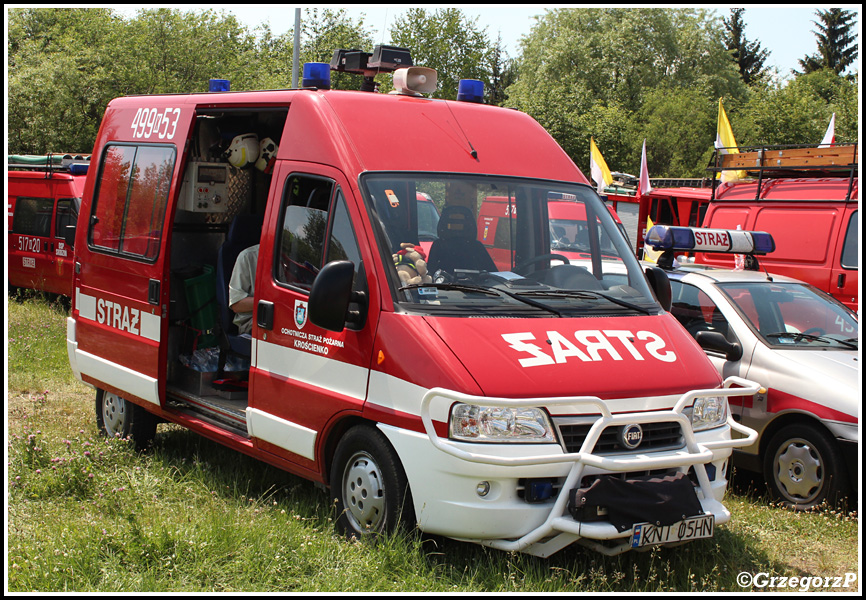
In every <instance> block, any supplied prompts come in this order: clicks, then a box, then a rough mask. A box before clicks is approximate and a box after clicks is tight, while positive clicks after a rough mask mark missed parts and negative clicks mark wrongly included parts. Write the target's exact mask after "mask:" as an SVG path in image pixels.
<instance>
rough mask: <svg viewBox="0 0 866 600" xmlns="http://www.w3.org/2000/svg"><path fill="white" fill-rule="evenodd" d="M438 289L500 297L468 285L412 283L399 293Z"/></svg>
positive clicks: (494, 292) (402, 288)
mask: <svg viewBox="0 0 866 600" xmlns="http://www.w3.org/2000/svg"><path fill="white" fill-rule="evenodd" d="M431 287H432V288H436V289H437V290H457V291H458V292H476V293H478V294H486V295H488V296H498V295H499V293H498V292H496V291H494V290H490V289H488V288H483V287H481V286H478V285H469V284H466V283H411V284H409V285H404V286H403V287H401V288H399V289H398V291H400V292H402V291H403V290H417V289H420V288H431Z"/></svg>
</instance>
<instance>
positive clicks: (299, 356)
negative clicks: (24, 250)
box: [67, 47, 759, 556]
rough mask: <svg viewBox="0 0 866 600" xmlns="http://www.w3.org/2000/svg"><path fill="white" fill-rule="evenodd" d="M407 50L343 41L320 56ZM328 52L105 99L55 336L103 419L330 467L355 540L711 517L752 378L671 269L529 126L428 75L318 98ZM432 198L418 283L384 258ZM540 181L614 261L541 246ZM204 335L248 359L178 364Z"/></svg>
mask: <svg viewBox="0 0 866 600" xmlns="http://www.w3.org/2000/svg"><path fill="white" fill-rule="evenodd" d="M359 54H360V55H361V56H360V58H359V57H358V56H357V55H359ZM403 56H404V55H402V54H401V53H400V51H399V50H398V49H393V48H389V47H381V48H379V47H377V49H376V50H375V51H374V52H373V53H372V55H370V54H367V53H359V52H338V53H336V54H335V60H334V62H333V63H332V66H331V68H336V69H343V70H350V69H353V68H357V69H358V70H359V72H362V73H365V75H366V73H367V70H368V69H369V68H370V67H372V66H375V68H376V69H382V68H384V67H386V66H389V65H390V67H391V69H392V70H393V69H396V68H397V67H400V66H401V65H403V66H405V65H406V64H410V65H411V63H410V62H407V61H406V60H404V59H403ZM407 58H408V57H407ZM358 63H360V65H361V67H354V66H352V65H356V64H358ZM328 69H329V67H328V65H326V64H325V65H320V64H317V65H307V66H306V70H307V73H308V74H307V75H305V81H304V86H305V87H304V89H295V90H282V91H260V92H221V93H202V94H188V95H160V96H139V97H127V98H118V99H115V100H113V101H112V102H111V103H110V104H109V106H108V109H107V111H106V113H105V117H104V120H103V121H102V125H101V127H100V131H99V135H98V138H97V141H96V145H95V148H94V159H93V160H94V162H95V164H94V167H93V168H92V169H91V172H90V174H89V175H88V180H87V186H86V189H85V193H84V199H83V203H82V214H85V215H87V218H86V219H81V221H80V223H81V224H80V226H79V228H78V231H77V237H76V246H75V261H76V264H75V279H74V284H75V294H74V303H73V308H72V312H71V315H70V317H69V320H68V329H67V345H68V352H69V359H70V363H71V365H72V368H73V370H74V372H75V373H76V374H77V375H78V376H79V377H80V378H81V379H82V380H83V381H85V382H87V383H89V384H91V385H93V386H94V387H95V388H96V390H97V391H96V411H97V422H98V424H99V425H100V426H101V428H102V429H103V430H104V431H105V432H106V433H107V434H109V435H115V434H117V435H121V436H126V435H129V434H131V435H132V437H133V438H134V439H136V440H137V442H138V443H139V444H142V443H145V442H146V441H147V440H148V439H149V438H150V437H152V436H153V435H154V433H155V430H156V423H157V421H159V420H163V421H169V422H172V423H177V424H180V425H182V426H184V427H187V428H189V429H190V430H192V431H194V432H197V433H199V434H201V435H203V436H205V437H207V438H209V439H211V440H215V441H217V442H219V443H221V444H225V445H226V446H229V447H231V448H234V449H237V450H238V451H240V452H244V453H246V454H249V455H251V456H254V457H256V458H259V459H261V460H263V461H265V462H267V463H270V464H272V465H275V466H277V467H279V468H282V469H285V470H287V471H290V472H292V473H295V474H298V475H300V476H303V477H306V478H308V479H310V480H313V481H315V482H318V483H321V484H324V485H325V486H327V487H329V489H330V491H331V495H332V498H333V501H334V502H335V506H336V510H337V512H336V515H337V523H338V527H339V528H340V529H341V530H342V531H344V532H346V533H347V534H349V535H359V536H360V535H365V534H376V533H378V532H383V531H389V530H392V529H394V528H396V527H397V526H398V524H404V525H408V526H410V527H414V526H417V527H419V528H420V529H421V530H423V531H425V532H430V533H434V534H439V535H443V536H449V537H452V538H458V539H462V540H468V541H472V542H476V543H481V544H486V545H489V546H492V547H495V548H501V549H504V550H514V551H524V552H529V553H533V554H536V555H541V556H547V555H550V554H552V553H554V552H556V551H558V550H560V549H562V548H564V547H565V546H567V545H569V544H571V543H573V542H575V541H577V542H580V543H583V544H586V545H589V546H591V547H593V548H596V549H598V550H600V551H603V552H606V553H617V552H622V551H625V550H628V549H630V548H633V547H635V548H640V547H645V546H649V545H655V544H670V543H679V542H681V541H687V540H691V539H696V538H702V537H709V536H711V535H713V531H714V527H715V526H716V525H719V524H721V523H724V522H726V521H728V520H729V518H730V513H729V511H728V510H727V509H726V508H725V507H724V505H723V504H722V497H723V494H724V492H725V489H726V487H727V479H726V473H727V468H726V467H727V463H728V460H729V457H730V455H731V452H732V448H733V447H739V446H743V445H747V444H751V443H753V442H754V440H755V435H756V434H755V432H754V431H752V430H750V429H748V428H745V427H742V426H741V425H739V424H737V423H735V422H734V421H733V419H732V418H731V415H730V412H729V410H728V402H727V398H728V397H729V396H740V395H743V394H747V395H750V394H754V393H756V392H757V391H758V390H759V386H758V385H757V384H755V383H753V382H749V381H746V380H743V379H739V378H733V379H728V380H725V381H724V382H723V381H722V379H721V377H720V376H719V374H718V372H717V371H716V369H715V368H714V367H713V365H712V363H710V361H709V360H708V359H707V357H706V356H705V354H704V353H703V351H701V349H700V348H699V347H698V345H697V344H696V343H695V341H694V340H693V339H692V338H691V337H690V336H689V334H688V333H687V332H686V331H685V330H684V329H683V328H682V326H681V325H679V323H677V322H676V320H675V319H674V318H673V317H672V316H671V315H670V314H669V313H668V312H666V310H665V308H664V307H663V305H667V306H669V305H670V299H669V289H670V288H669V285H668V286H666V285H665V284H666V283H667V279H666V277H665V276H664V274H663V273H661V274H660V273H659V270H657V269H654V268H650V269H649V271H648V273H649V275H647V274H646V273H645V272H644V271H642V270H641V266H640V265H639V263H638V262H637V260H636V258H635V256H634V255H633V253H632V251H631V249H630V248H629V246H628V244H627V243H626V241H625V240H624V239H623V238H622V236H621V235H620V233H619V231H618V230H617V228H616V225H615V223H614V221H613V219H612V218H611V216H610V213H609V212H608V211H607V209H606V208H605V206H604V205H603V204H602V202H601V201H600V200H599V198H598V196H597V195H596V194H595V192H594V191H593V188H592V187H591V186H590V185H589V184H588V182H587V180H586V179H585V178H584V176H583V175H582V174H581V172H580V171H579V170H578V169H577V167H576V166H575V165H574V163H573V162H572V161H571V160H570V159H569V157H568V156H567V155H566V154H565V153H564V152H563V151H562V149H561V148H560V147H559V146H558V145H557V144H556V142H555V141H554V140H553V139H552V138H551V137H550V136H549V135H548V134H547V133H546V132H545V131H544V129H543V128H542V127H541V126H540V125H538V123H537V122H535V121H534V120H533V119H532V118H530V117H529V116H527V115H526V114H523V113H520V112H517V111H513V110H507V109H502V108H497V107H492V106H487V105H484V104H483V103H480V102H478V101H472V100H480V94H478V93H476V94H475V97H473V94H472V93H471V92H470V93H467V92H461V95H460V97H459V98H463V99H464V100H469V101H457V102H454V101H444V100H431V99H428V98H425V97H423V96H421V95H419V94H417V92H414V91H413V89H416V90H417V89H418V87H416V86H420V91H422V92H425V93H429V92H430V91H432V90H433V89H435V73H433V72H431V71H430V70H420V69H418V68H416V67H411V68H405V67H404V68H402V69H401V70H397V71H396V72H395V77H394V79H395V87H396V88H397V90H395V91H397V92H398V93H392V94H379V93H370V92H349V91H331V90H328V89H327V88H328V84H327V76H328V74H329V71H328ZM420 75H423V77H421V76H420ZM314 77H318V80H317V81H315V82H312V81H311V79H313V78H314ZM431 80H432V81H433V84H432V85H433V86H434V87H433V88H431V87H430V81H431ZM425 81H426V83H425ZM407 83H408V85H407ZM312 86H315V87H312ZM256 138H257V139H258V140H259V142H260V144H261V146H260V148H261V150H260V153H264V159H265V160H260V159H262V155H261V154H259V155H258V156H256V154H257V153H256V151H255V148H254V146H255V139H256ZM238 148H242V149H243V150H244V152H245V153H244V152H240V151H239V150H238ZM257 159H258V160H257ZM256 162H258V167H259V168H256V167H255V166H252V165H253V163H256ZM238 167H240V168H238ZM419 192H421V193H424V194H428V195H429V196H430V197H431V198H432V199H433V200H434V201H435V203H436V204H437V205H438V206H440V207H444V208H443V209H442V214H441V218H440V223H439V227H438V230H439V231H440V232H441V234H440V235H439V236H438V238H437V239H436V240H435V241H434V242H433V244H432V245H431V247H430V252H429V255H428V257H427V267H428V272H429V273H430V274H431V275H432V281H430V282H423V283H419V284H412V285H404V284H401V283H400V281H401V280H400V278H399V277H398V275H397V272H396V269H395V265H394V258H393V255H394V253H395V252H397V251H398V250H399V249H400V248H401V247H402V245H403V244H406V243H412V244H417V243H418V242H419V241H420V240H419V239H418V234H419V231H418V220H419V219H418V214H417V207H418V204H419V203H418V202H417V194H418V193H419ZM551 194H569V195H571V196H573V197H574V198H575V199H574V202H576V203H580V204H582V205H583V207H584V210H585V212H586V215H587V217H588V218H587V222H588V224H589V228H590V230H592V231H591V232H590V233H591V236H595V237H596V238H599V237H600V236H602V235H603V236H605V237H607V238H610V240H611V244H612V248H613V250H614V251H613V252H610V251H606V252H604V253H602V252H601V249H600V247H599V246H598V245H597V244H594V245H591V246H590V250H589V252H588V257H587V260H586V261H585V262H586V266H576V265H571V264H559V261H557V260H556V259H554V258H551V256H550V254H551V251H550V247H551V240H550V227H549V219H550V217H549V212H548V208H549V198H551V197H552V196H551ZM489 196H505V197H508V198H509V199H510V200H511V201H512V202H513V205H514V206H515V207H516V218H515V219H514V231H515V235H514V236H513V238H512V243H511V247H510V249H509V250H508V257H509V260H508V264H507V265H505V264H500V265H498V266H497V265H495V264H493V260H492V259H491V257H490V255H489V254H488V253H487V252H486V250H485V249H484V247H483V245H482V244H480V243H479V242H478V234H477V231H476V223H477V215H478V210H479V207H480V205H481V204H482V203H483V201H484V199H485V198H487V197H489ZM443 222H444V225H443ZM255 244H259V254H258V262H257V270H256V273H255V275H254V278H255V291H254V303H255V310H254V314H253V326H252V333H251V337H247V338H244V337H243V336H241V335H237V332H236V331H234V330H233V328H232V326H231V324H230V320H229V323H228V324H226V323H225V322H224V321H223V320H222V318H214V319H213V322H211V323H208V322H203V321H202V320H201V319H200V317H201V315H202V313H203V312H206V311H202V310H199V308H200V307H201V306H212V305H214V304H216V305H217V312H218V313H219V315H217V316H218V317H219V316H220V315H224V314H226V313H227V312H228V308H227V307H226V306H225V305H224V298H225V296H226V293H225V285H226V283H225V282H226V281H227V280H228V277H229V276H230V272H231V269H232V264H233V261H234V259H233V256H234V255H236V253H237V252H238V249H239V248H242V247H246V246H252V245H255ZM650 281H651V282H652V283H650ZM214 288H216V289H214ZM214 298H216V300H215V301H213V299H214ZM657 298H658V300H657ZM197 318H198V321H196V319H197ZM210 335H213V336H214V337H216V338H217V339H218V342H215V344H216V346H215V348H216V351H217V352H218V353H219V354H220V355H221V359H220V360H219V366H220V367H221V366H222V363H223V362H224V361H223V360H222V358H225V356H226V355H229V356H230V357H231V356H234V355H237V354H243V353H244V352H246V353H247V355H248V356H249V360H250V368H249V371H248V379H247V380H246V381H243V379H244V377H243V376H242V375H238V373H239V372H238V371H235V372H230V371H229V372H227V376H226V377H221V376H220V371H219V370H217V372H216V373H214V370H216V369H212V370H197V369H196V368H195V364H196V363H195V362H194V361H191V360H188V357H189V356H194V355H195V353H198V352H201V351H202V350H203V349H205V350H206V348H203V346H207V344H208V342H206V341H204V340H206V339H207V338H208V336H210ZM188 365H193V367H190V366H188ZM232 373H234V379H232V378H231V377H230V375H232ZM241 373H242V372H241ZM226 380H228V381H229V383H231V382H232V381H234V383H235V385H234V386H233V387H234V389H227V386H226V384H225V382H226ZM244 386H246V387H244ZM228 387H232V386H228Z"/></svg>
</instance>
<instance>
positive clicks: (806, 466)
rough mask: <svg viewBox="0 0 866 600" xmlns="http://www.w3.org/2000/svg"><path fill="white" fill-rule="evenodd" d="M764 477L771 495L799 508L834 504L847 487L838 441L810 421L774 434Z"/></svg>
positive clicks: (805, 508) (769, 447)
mask: <svg viewBox="0 0 866 600" xmlns="http://www.w3.org/2000/svg"><path fill="white" fill-rule="evenodd" d="M764 477H765V479H766V480H767V486H768V487H769V488H770V492H771V493H772V495H773V496H775V497H776V499H777V500H780V501H782V502H783V503H785V504H786V505H787V506H789V507H791V508H794V509H796V510H808V509H810V508H813V507H815V506H819V505H820V504H821V503H823V502H825V501H826V502H827V503H829V504H834V503H835V502H837V501H838V500H839V499H841V497H842V496H844V494H845V493H846V492H847V491H848V481H847V476H846V472H845V465H844V464H842V458H841V455H840V453H839V449H838V448H837V447H836V443H835V441H834V440H833V439H832V438H831V437H830V436H829V435H828V434H826V433H824V432H823V431H821V430H819V429H816V428H814V427H809V426H807V425H800V424H797V425H789V426H787V427H784V428H783V429H781V430H780V431H779V432H778V433H776V435H774V436H773V437H772V439H771V440H770V443H769V445H768V446H767V451H766V453H765V454H764Z"/></svg>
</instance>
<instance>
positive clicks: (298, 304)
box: [295, 300, 307, 329]
mask: <svg viewBox="0 0 866 600" xmlns="http://www.w3.org/2000/svg"><path fill="white" fill-rule="evenodd" d="M306 324H307V303H306V301H304V300H295V325H297V326H298V329H303V328H304V325H306Z"/></svg>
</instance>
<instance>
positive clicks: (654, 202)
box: [637, 144, 859, 312]
mask: <svg viewBox="0 0 866 600" xmlns="http://www.w3.org/2000/svg"><path fill="white" fill-rule="evenodd" d="M858 166H859V154H858V147H857V145H856V144H854V145H839V146H832V147H826V148H818V147H814V146H805V147H791V146H784V147H782V146H772V147H770V146H767V147H761V148H748V149H743V150H742V151H741V152H740V153H738V154H717V155H716V157H715V158H714V159H713V163H712V166H711V167H710V170H711V171H713V172H716V173H730V172H732V171H739V172H740V173H739V175H740V176H741V177H740V178H739V179H736V180H734V181H731V182H728V183H719V182H717V181H713V180H709V181H707V180H704V182H702V187H697V186H685V187H659V188H654V189H653V190H652V191H650V192H649V193H647V194H645V195H644V196H643V197H642V198H641V200H640V202H641V204H640V213H639V218H638V243H637V246H638V248H639V249H642V248H643V245H644V240H643V237H644V236H645V235H646V223H647V217H649V218H650V219H651V220H652V222H653V223H654V224H656V225H676V226H684V227H697V226H702V227H706V228H715V229H732V230H735V229H737V228H738V227H739V228H740V229H742V230H745V231H766V232H768V233H770V234H772V236H773V239H774V240H775V241H776V251H775V252H773V253H772V254H770V255H768V256H767V257H766V258H765V259H763V260H762V261H761V265H762V266H763V268H765V269H766V270H767V271H768V272H770V273H776V274H779V275H786V276H789V277H794V278H796V279H800V280H802V281H805V282H807V283H811V284H812V285H814V286H815V287H817V288H818V289H820V290H822V291H824V292H827V293H828V294H830V295H832V296H834V297H835V298H836V299H837V300H839V301H840V302H842V303H843V304H845V305H846V306H848V307H849V308H851V309H852V310H854V311H855V312H856V311H857V309H858V305H859V296H858V280H859V271H858V268H859V250H858V240H859V235H858V233H859V231H858V220H857V216H858V207H859V192H858ZM639 251H640V250H639ZM696 260H697V262H699V263H706V264H711V265H715V266H722V267H728V268H730V267H733V266H734V258H733V257H732V256H731V255H724V254H708V253H698V254H697V255H696Z"/></svg>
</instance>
